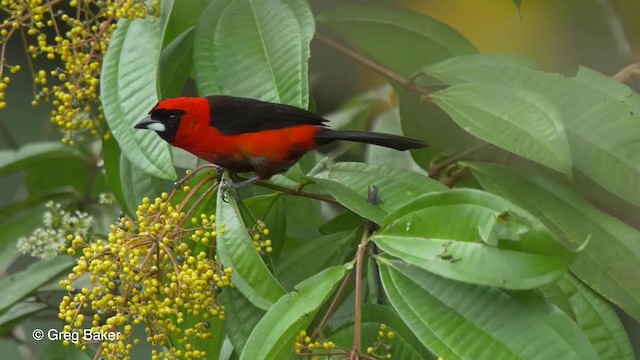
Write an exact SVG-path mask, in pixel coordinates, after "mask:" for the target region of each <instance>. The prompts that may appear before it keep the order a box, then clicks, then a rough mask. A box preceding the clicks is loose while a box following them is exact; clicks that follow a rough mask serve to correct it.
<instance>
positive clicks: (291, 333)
mask: <svg viewBox="0 0 640 360" xmlns="http://www.w3.org/2000/svg"><path fill="white" fill-rule="evenodd" d="M350 268H351V266H350V265H341V266H334V267H331V268H328V269H326V270H324V271H322V272H320V273H318V274H316V275H314V276H313V277H311V278H308V279H306V280H304V281H303V282H301V283H300V284H298V285H297V286H296V287H295V288H296V290H294V291H292V292H290V293H288V294H285V295H283V296H282V297H281V298H280V299H279V300H278V301H277V302H276V303H275V304H274V305H273V307H272V308H271V309H269V311H268V312H267V314H266V315H265V316H264V317H263V318H262V320H260V322H259V323H258V325H257V326H256V327H255V329H254V330H253V332H252V333H251V336H249V340H247V344H246V346H245V347H244V349H243V350H242V355H241V356H240V360H243V359H251V360H253V359H284V358H287V357H288V356H291V355H293V350H294V348H293V342H294V339H295V337H296V335H297V334H298V332H299V331H300V330H303V329H306V328H307V326H308V325H309V324H310V323H311V320H312V319H313V317H314V316H315V314H316V312H317V311H318V309H319V308H320V307H321V306H322V304H323V303H324V302H325V301H326V300H327V299H328V298H329V296H330V295H331V293H333V290H334V289H335V288H336V286H337V285H338V283H339V282H340V280H342V278H343V277H344V275H345V274H346V273H347V271H348V270H349V269H350Z"/></svg>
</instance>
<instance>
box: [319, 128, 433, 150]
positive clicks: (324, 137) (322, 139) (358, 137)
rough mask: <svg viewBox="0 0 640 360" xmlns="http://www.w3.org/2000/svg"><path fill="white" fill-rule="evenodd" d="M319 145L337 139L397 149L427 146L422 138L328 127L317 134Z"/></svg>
mask: <svg viewBox="0 0 640 360" xmlns="http://www.w3.org/2000/svg"><path fill="white" fill-rule="evenodd" d="M315 140H316V142H317V143H318V144H319V145H324V144H328V143H330V142H333V141H335V140H346V141H355V142H359V143H365V144H373V145H379V146H384V147H388V148H392V149H396V150H409V149H420V148H423V147H426V146H427V144H425V143H424V142H423V141H421V140H416V139H412V138H408V137H404V136H399V135H391V134H383V133H377V132H369V131H348V130H330V129H326V130H323V131H321V132H319V133H318V134H317V135H316V136H315Z"/></svg>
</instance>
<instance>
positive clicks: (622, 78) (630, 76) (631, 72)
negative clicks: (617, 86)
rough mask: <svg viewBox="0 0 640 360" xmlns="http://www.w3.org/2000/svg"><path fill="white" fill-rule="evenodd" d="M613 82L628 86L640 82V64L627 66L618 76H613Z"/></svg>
mask: <svg viewBox="0 0 640 360" xmlns="http://www.w3.org/2000/svg"><path fill="white" fill-rule="evenodd" d="M613 80H616V81H619V82H621V83H624V84H627V85H628V84H630V83H632V82H634V81H637V80H640V63H635V64H631V65H627V66H625V67H624V68H622V70H620V71H618V73H617V74H615V75H613Z"/></svg>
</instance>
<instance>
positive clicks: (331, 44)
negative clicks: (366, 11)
mask: <svg viewBox="0 0 640 360" xmlns="http://www.w3.org/2000/svg"><path fill="white" fill-rule="evenodd" d="M314 39H315V40H317V41H318V42H320V43H321V44H323V45H325V46H326V47H328V48H331V49H333V50H335V51H337V52H339V53H341V54H342V55H344V56H346V57H348V58H350V59H351V60H354V61H356V62H358V63H360V64H362V65H364V66H366V67H368V68H369V69H371V70H373V71H375V72H377V73H378V74H380V75H382V76H384V77H386V78H389V79H391V80H393V81H395V82H397V83H398V84H400V85H402V86H403V87H405V88H407V89H408V90H410V91H413V92H416V93H418V94H420V95H423V96H425V95H429V94H430V91H429V90H427V89H425V88H423V87H421V86H418V85H416V84H414V83H413V82H412V81H411V80H410V79H407V78H405V77H404V76H402V75H400V74H398V73H395V72H393V71H392V70H390V69H388V68H386V67H384V66H382V65H380V64H378V63H376V62H374V61H371V60H369V59H367V58H366V57H364V56H362V55H360V54H358V53H357V52H355V51H353V50H351V49H349V48H347V47H345V46H343V45H342V44H340V43H337V42H335V41H333V40H331V39H329V38H328V37H325V36H324V35H320V34H318V33H316V35H315V37H314Z"/></svg>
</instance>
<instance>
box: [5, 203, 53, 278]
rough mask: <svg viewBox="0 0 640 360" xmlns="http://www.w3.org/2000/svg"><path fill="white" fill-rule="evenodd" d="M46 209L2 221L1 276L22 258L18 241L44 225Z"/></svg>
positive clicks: (31, 210)
mask: <svg viewBox="0 0 640 360" xmlns="http://www.w3.org/2000/svg"><path fill="white" fill-rule="evenodd" d="M43 213H44V207H43V206H42V205H40V206H38V207H34V208H31V209H28V210H27V211H25V212H24V213H23V214H19V215H17V216H16V214H13V216H11V217H9V218H4V219H2V222H0V228H1V229H2V231H0V274H2V273H5V272H6V271H7V269H8V268H9V267H10V266H11V265H12V264H13V263H14V261H15V260H16V259H17V258H18V257H19V256H20V252H19V251H18V247H17V246H16V241H17V240H18V239H19V238H20V237H22V236H27V235H29V233H31V232H32V231H33V229H35V228H37V227H38V226H40V225H42V214H43Z"/></svg>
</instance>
